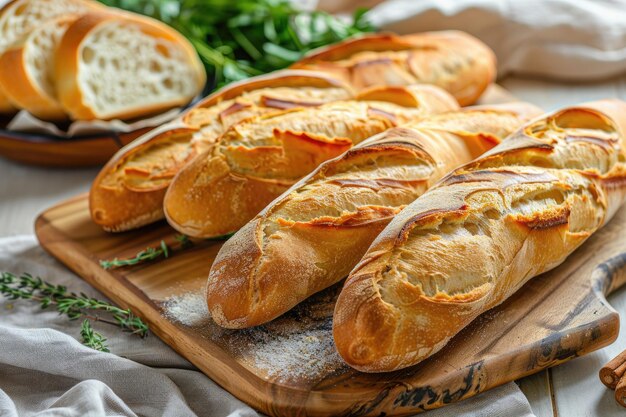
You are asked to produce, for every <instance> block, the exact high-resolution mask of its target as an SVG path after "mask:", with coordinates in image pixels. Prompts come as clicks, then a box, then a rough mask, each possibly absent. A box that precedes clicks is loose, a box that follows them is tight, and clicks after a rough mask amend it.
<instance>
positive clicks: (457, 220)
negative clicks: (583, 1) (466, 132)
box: [333, 100, 626, 372]
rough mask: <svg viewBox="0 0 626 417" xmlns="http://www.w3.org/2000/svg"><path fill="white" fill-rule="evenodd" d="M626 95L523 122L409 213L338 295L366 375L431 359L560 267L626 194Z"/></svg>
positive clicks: (344, 349)
mask: <svg viewBox="0 0 626 417" xmlns="http://www.w3.org/2000/svg"><path fill="white" fill-rule="evenodd" d="M625 145H626V102H623V101H618V100H607V101H599V102H593V103H587V104H582V105H580V106H573V107H568V108H565V109H563V110H560V111H557V112H555V113H552V114H549V115H546V116H542V117H541V118H539V119H536V120H534V121H532V122H530V123H528V124H527V125H525V126H524V127H522V128H520V129H519V130H518V131H517V132H515V133H514V134H513V135H512V136H510V137H509V138H508V139H506V140H505V141H503V142H502V143H501V144H500V145H498V146H496V147H495V148H493V149H492V150H491V151H489V152H487V153H486V154H484V155H483V156H482V157H480V158H478V159H477V160H475V161H473V162H470V163H469V164H467V165H466V166H463V167H461V168H459V169H457V170H455V171H454V172H452V173H451V174H450V175H448V176H447V177H446V178H444V179H443V180H442V181H441V182H439V183H438V184H437V185H436V186H435V187H433V188H431V189H430V190H429V191H428V192H427V193H426V194H424V195H422V196H421V197H420V198H418V199H417V200H415V201H414V202H413V203H411V204H410V205H409V206H407V207H406V208H405V209H404V210H402V211H401V212H400V214H398V215H397V216H396V217H395V218H394V219H393V220H392V221H391V223H389V225H388V226H387V227H386V228H385V229H384V230H383V232H382V233H381V234H380V235H379V236H378V237H377V238H376V240H375V241H374V242H373V243H372V245H371V246H370V248H369V249H368V251H367V253H366V254H365V255H364V257H363V258H362V260H361V261H360V262H359V264H358V265H357V266H356V267H355V268H354V270H353V271H352V272H351V273H350V276H349V277H348V279H347V281H346V284H345V285H344V287H343V289H342V291H341V294H340V295H339V298H338V300H337V304H336V307H335V313H334V320H333V334H334V340H335V344H336V346H337V350H338V352H339V354H340V355H341V356H342V357H343V358H344V359H345V361H346V362H347V363H348V364H349V365H351V366H352V367H354V368H356V369H359V370H361V371H365V372H386V371H395V370H398V369H401V368H405V367H407V366H411V365H415V364H417V363H419V362H420V361H422V360H424V359H426V358H428V357H429V356H431V355H433V354H434V353H436V352H437V351H439V350H440V349H441V348H442V347H443V346H445V345H446V344H447V343H448V341H449V340H450V339H451V338H452V337H453V336H454V335H455V334H457V333H458V332H459V331H461V330H462V329H463V328H464V327H465V326H467V325H468V324H469V323H470V322H471V321H472V320H473V319H475V318H476V317H478V315H480V314H481V313H483V312H485V311H487V310H489V309H490V308H492V307H494V306H496V305H498V304H500V303H502V302H503V301H504V300H506V299H507V298H508V297H509V296H511V295H512V294H513V293H514V292H515V291H517V290H518V289H519V288H520V287H521V286H522V285H524V284H525V283H526V282H527V281H528V280H529V279H531V278H533V277H535V276H537V275H539V274H541V273H543V272H546V271H548V270H550V269H552V268H555V267H556V266H558V265H559V264H561V263H562V262H563V261H564V260H565V259H566V258H567V257H568V256H569V255H570V254H571V253H572V252H573V251H574V250H575V249H576V248H577V247H579V246H580V245H581V244H582V243H583V242H584V241H585V240H586V239H587V238H589V237H590V236H591V235H592V234H593V233H594V232H595V231H596V230H598V229H599V228H600V227H602V226H603V225H604V224H606V223H607V222H608V221H609V220H610V219H611V217H612V216H613V214H615V212H616V210H617V209H618V208H619V207H620V206H621V205H622V204H623V203H624V199H625V197H626V152H625Z"/></svg>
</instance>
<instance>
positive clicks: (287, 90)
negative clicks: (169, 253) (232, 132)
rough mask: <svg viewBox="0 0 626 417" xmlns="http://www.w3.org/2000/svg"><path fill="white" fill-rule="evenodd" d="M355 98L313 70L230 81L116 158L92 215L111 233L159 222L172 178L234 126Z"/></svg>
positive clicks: (93, 197) (99, 184) (92, 198)
mask: <svg viewBox="0 0 626 417" xmlns="http://www.w3.org/2000/svg"><path fill="white" fill-rule="evenodd" d="M351 96H352V92H351V91H350V90H349V88H348V87H347V86H345V85H344V84H342V83H341V82H339V81H337V80H334V79H333V78H331V77H330V76H328V75H326V74H323V73H315V72H313V71H290V70H285V71H277V72H275V73H272V74H269V75H264V76H260V77H254V78H250V79H248V80H245V81H242V82H238V83H234V84H230V85H229V86H228V87H225V88H223V89H221V90H219V91H217V92H215V93H213V94H211V95H210V96H208V97H207V98H206V99H204V100H203V101H202V102H200V103H198V104H197V105H195V106H194V107H193V108H192V109H190V110H188V111H187V112H186V113H185V114H183V115H182V116H181V117H179V118H178V119H177V120H175V121H173V122H171V123H169V124H166V125H165V126H162V127H160V128H158V129H155V130H153V131H151V132H148V133H147V134H145V135H143V136H142V137H141V138H139V139H137V140H135V141H134V142H133V143H131V144H130V145H128V146H126V147H125V148H123V149H122V150H120V151H119V152H118V153H117V154H116V155H115V156H113V158H112V159H111V160H110V161H109V162H108V163H107V164H106V165H105V166H104V168H103V169H102V170H101V171H100V173H99V174H98V176H97V178H96V180H95V181H94V183H93V185H92V187H91V192H90V194H89V202H90V211H91V217H92V219H93V220H94V222H96V223H97V224H99V225H100V226H102V227H103V228H104V229H105V230H107V231H111V232H120V231H125V230H130V229H134V228H137V227H140V226H143V225H146V224H149V223H152V222H154V221H157V220H160V219H162V218H163V216H164V215H163V197H164V196H165V191H166V189H167V187H168V186H169V184H170V182H171V179H172V178H173V177H174V175H175V174H176V173H177V172H178V170H179V169H180V168H181V167H182V166H184V165H185V164H186V163H187V162H188V161H190V160H191V159H192V158H193V157H194V156H196V155H198V154H200V153H202V152H204V151H206V150H207V149H209V148H210V147H211V146H212V144H213V142H214V141H215V140H216V139H217V137H219V136H220V135H221V134H222V133H223V131H224V130H225V129H226V128H227V127H228V126H229V125H230V124H232V123H235V122H237V121H240V120H242V119H244V118H248V117H252V116H254V115H259V114H267V113H272V112H277V111H283V110H284V109H285V108H289V107H294V106H295V107H298V106H310V105H317V104H320V103H325V102H329V101H334V100H340V99H347V98H350V97H351Z"/></svg>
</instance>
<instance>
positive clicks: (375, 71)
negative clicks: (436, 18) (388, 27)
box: [293, 31, 496, 106]
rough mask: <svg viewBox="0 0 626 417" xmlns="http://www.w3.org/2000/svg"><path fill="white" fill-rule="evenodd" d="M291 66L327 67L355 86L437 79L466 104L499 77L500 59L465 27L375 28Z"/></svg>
mask: <svg viewBox="0 0 626 417" xmlns="http://www.w3.org/2000/svg"><path fill="white" fill-rule="evenodd" d="M293 68H303V69H313V70H317V71H326V72H328V73H330V74H333V75H334V76H336V77H338V78H341V79H344V80H346V81H348V82H349V83H350V84H351V85H352V86H353V87H354V88H355V89H357V90H360V89H362V88H368V87H372V86H375V85H381V84H385V85H410V84H416V83H427V84H434V85H436V86H438V87H441V88H443V89H444V90H446V91H448V92H449V93H450V94H452V95H453V96H454V97H455V98H456V99H457V100H458V102H459V104H460V105H462V106H466V105H470V104H473V103H474V102H476V100H477V99H478V97H480V95H481V94H482V93H483V91H485V89H486V88H487V86H488V85H489V84H490V83H491V82H493V80H494V79H495V75H496V59H495V56H494V54H493V52H492V51H491V50H490V49H489V48H488V47H487V46H486V45H485V44H483V43H482V42H481V41H479V40H478V39H476V38H474V37H472V36H470V35H468V34H466V33H463V32H456V31H444V32H425V33H419V34H413V35H405V36H397V35H392V34H371V35H365V36H362V37H358V38H353V39H348V40H346V41H343V42H339V43H336V44H334V45H330V46H327V47H323V48H321V49H318V50H316V51H313V52H312V53H311V54H309V55H308V56H305V57H304V58H303V59H302V60H300V61H299V62H297V63H295V64H294V65H293Z"/></svg>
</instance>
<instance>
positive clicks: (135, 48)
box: [55, 12, 206, 120]
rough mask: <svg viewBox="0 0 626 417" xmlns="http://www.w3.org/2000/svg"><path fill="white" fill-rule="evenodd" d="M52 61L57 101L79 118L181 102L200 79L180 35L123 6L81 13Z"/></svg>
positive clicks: (124, 114) (123, 114)
mask: <svg viewBox="0 0 626 417" xmlns="http://www.w3.org/2000/svg"><path fill="white" fill-rule="evenodd" d="M55 64H56V65H55V75H56V79H55V82H56V85H57V94H58V97H59V101H60V102H61V104H62V105H63V108H64V109H65V111H66V112H67V113H68V114H69V115H70V116H71V117H72V118H73V119H79V120H91V119H100V120H110V119H115V118H119V119H130V118H133V117H137V116H141V115H145V114H151V113H156V112H159V111H162V110H165V109H168V108H172V107H175V106H181V105H184V104H186V103H188V102H189V101H191V99H192V98H193V97H195V96H196V95H197V94H198V93H200V91H201V90H202V88H203V87H204V83H205V82H206V74H205V71H204V67H203V65H202V63H201V61H200V58H199V57H198V55H197V53H196V52H195V51H194V50H193V48H192V46H191V45H190V44H189V42H188V41H187V40H186V39H185V38H184V37H183V36H182V35H180V34H179V33H178V32H176V31H175V30H173V29H171V28H170V27H169V26H167V25H165V24H163V23H160V22H157V21H155V20H153V19H150V18H148V17H143V16H139V15H131V14H130V13H123V12H101V13H95V12H92V13H87V14H85V15H83V16H81V17H80V18H79V19H78V20H77V21H76V22H74V24H73V25H72V26H71V27H70V28H69V29H68V30H67V32H66V33H65V36H64V37H63V39H62V40H61V43H60V44H59V47H58V50H57V59H56V60H55Z"/></svg>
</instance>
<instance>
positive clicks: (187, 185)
mask: <svg viewBox="0 0 626 417" xmlns="http://www.w3.org/2000/svg"><path fill="white" fill-rule="evenodd" d="M376 90H378V92H377V93H375V92H372V91H367V92H364V93H363V100H361V99H360V97H357V99H356V100H350V101H340V102H333V103H328V104H325V105H322V106H319V107H306V108H296V109H290V110H286V111H284V112H282V113H275V114H270V115H264V116H257V117H254V118H250V119H246V120H244V121H242V122H240V123H237V124H234V125H232V126H231V127H230V128H228V129H227V130H226V131H225V132H224V134H223V135H222V136H221V137H220V139H219V141H218V142H217V143H216V145H215V147H214V148H212V149H211V150H209V151H207V152H205V153H204V154H201V155H199V156H198V157H196V158H195V159H194V161H193V162H191V163H190V164H189V165H187V166H186V167H185V168H183V169H182V170H181V171H180V172H179V173H178V174H177V176H176V177H175V178H174V180H173V181H172V184H171V186H170V187H169V189H168V191H167V194H166V196H165V200H164V210H165V215H166V218H167V220H168V222H169V223H170V225H172V227H174V228H175V229H177V230H178V231H180V232H181V233H185V234H187V235H189V236H193V237H202V238H206V237H215V236H221V235H224V234H228V233H232V232H235V231H237V230H238V229H239V228H240V227H242V226H243V225H244V224H246V223H247V222H248V221H249V220H250V219H251V218H253V217H254V216H255V215H256V214H257V213H258V212H259V211H261V210H262V209H263V207H265V206H266V205H267V204H268V203H269V202H271V201H272V200H273V199H274V198H276V197H278V196H279V195H280V194H281V193H282V192H284V191H285V190H286V189H287V188H289V187H290V186H291V185H293V184H294V183H295V182H296V181H297V180H298V179H300V178H302V177H303V176H305V175H306V174H308V173H309V172H311V171H312V170H314V169H315V168H316V167H317V166H318V165H319V164H320V163H322V162H324V161H325V160H328V159H331V158H333V157H335V156H337V155H340V154H341V153H343V152H344V151H345V150H347V149H348V148H350V147H351V146H352V145H355V144H357V143H359V142H361V141H362V140H364V139H366V138H368V137H370V136H372V135H374V134H376V133H380V132H382V131H384V130H386V129H388V128H389V127H392V126H395V125H396V124H398V123H405V122H408V121H411V120H417V119H420V118H422V117H424V116H427V115H430V114H436V113H441V112H444V111H449V110H452V109H456V108H458V105H457V104H456V102H455V100H454V99H453V98H452V97H451V96H450V95H449V94H447V93H446V92H444V91H443V90H441V89H439V88H437V87H434V86H430V85H419V86H411V87H382V88H377V89H376ZM385 90H390V91H391V92H392V94H386V93H384V91H385ZM400 91H402V93H399V92H400ZM407 95H411V96H413V99H412V100H409V99H408V98H407ZM372 96H375V97H377V98H378V99H379V100H382V99H383V98H385V99H386V100H388V101H370V100H368V99H369V98H370V97H372ZM396 97H398V100H399V101H400V103H402V104H396V103H395V102H394V100H395V99H396ZM407 102H409V103H411V104H412V105H410V106H407V107H404V106H403V104H406V103H407Z"/></svg>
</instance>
